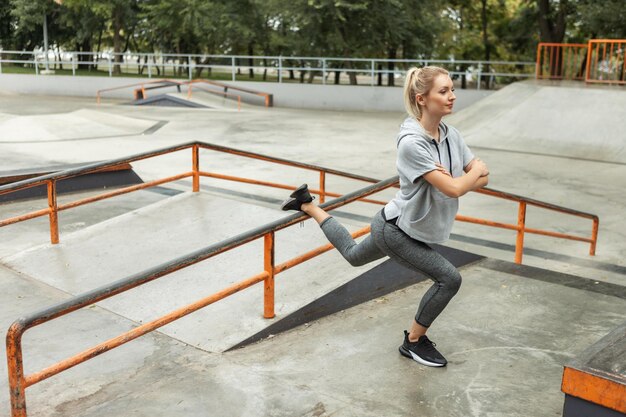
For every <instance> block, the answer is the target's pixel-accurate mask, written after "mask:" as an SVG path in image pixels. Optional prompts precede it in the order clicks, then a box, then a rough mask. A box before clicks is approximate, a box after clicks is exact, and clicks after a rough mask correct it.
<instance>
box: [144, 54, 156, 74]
mask: <svg viewBox="0 0 626 417" xmlns="http://www.w3.org/2000/svg"><path fill="white" fill-rule="evenodd" d="M146 58H148V59H146V62H147V64H148V78H152V62H150V55H147V56H146ZM152 58H154V54H153V55H152ZM154 62H155V63H156V59H155V60H154Z"/></svg>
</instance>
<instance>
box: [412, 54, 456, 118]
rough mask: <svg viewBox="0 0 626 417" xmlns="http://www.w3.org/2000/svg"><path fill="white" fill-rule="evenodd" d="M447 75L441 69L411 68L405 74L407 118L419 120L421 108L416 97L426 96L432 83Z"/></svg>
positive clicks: (446, 72)
mask: <svg viewBox="0 0 626 417" xmlns="http://www.w3.org/2000/svg"><path fill="white" fill-rule="evenodd" d="M441 74H443V75H449V73H448V71H446V70H445V69H443V68H441V67H432V66H431V67H422V68H417V67H413V68H411V69H409V70H408V71H407V73H406V78H405V80H404V107H405V109H406V111H407V113H408V114H409V116H411V117H413V118H415V119H417V120H420V119H421V118H422V107H421V105H420V104H419V103H418V102H417V97H416V96H417V95H418V94H419V95H423V96H424V95H426V94H428V92H429V91H430V89H431V88H432V87H433V81H434V80H435V77H437V76H438V75H441Z"/></svg>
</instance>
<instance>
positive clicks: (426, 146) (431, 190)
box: [384, 117, 474, 243]
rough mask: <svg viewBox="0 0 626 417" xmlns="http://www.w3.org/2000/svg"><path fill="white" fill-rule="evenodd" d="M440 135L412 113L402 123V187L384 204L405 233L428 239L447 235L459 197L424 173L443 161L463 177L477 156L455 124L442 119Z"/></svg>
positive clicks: (434, 240)
mask: <svg viewBox="0 0 626 417" xmlns="http://www.w3.org/2000/svg"><path fill="white" fill-rule="evenodd" d="M439 138H440V140H439V143H437V142H436V141H435V140H434V139H433V138H432V137H431V136H430V135H429V134H428V133H426V131H425V130H424V128H423V127H422V125H421V124H419V122H418V121H417V120H415V119H414V118H412V117H408V118H407V119H406V120H405V121H404V122H403V123H402V125H401V126H400V133H398V138H397V147H398V159H397V162H396V166H397V168H398V175H399V177H400V191H398V192H397V193H396V196H395V197H394V198H393V199H392V200H391V201H390V202H389V203H387V205H386V206H385V208H384V210H385V217H386V218H387V219H396V224H397V225H398V227H399V228H400V229H401V230H402V231H403V232H404V233H406V234H407V235H409V236H411V237H412V238H413V239H417V240H419V241H422V242H426V243H441V242H444V241H445V240H447V239H448V237H449V236H450V232H451V230H452V224H453V223H454V216H456V213H457V211H458V208H459V200H458V198H452V197H448V196H447V195H445V194H444V193H442V192H441V191H439V190H438V189H437V188H436V187H434V186H433V185H431V184H430V183H429V182H428V181H426V180H425V179H424V177H423V175H424V174H427V173H428V172H430V171H433V170H435V169H437V167H436V166H435V163H440V164H441V165H443V166H444V167H445V168H446V169H447V170H448V171H449V172H450V174H452V177H460V176H462V175H463V174H464V168H465V167H466V166H467V164H469V163H470V161H471V160H472V159H474V155H473V154H472V152H471V151H470V149H469V148H468V147H467V145H466V144H465V142H464V141H463V138H461V135H460V134H459V132H458V130H456V129H455V128H453V127H451V126H447V125H446V124H444V123H443V122H441V123H440V124H439Z"/></svg>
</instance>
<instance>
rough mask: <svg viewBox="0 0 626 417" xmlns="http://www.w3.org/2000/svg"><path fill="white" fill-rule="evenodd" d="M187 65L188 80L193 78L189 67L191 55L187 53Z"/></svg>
mask: <svg viewBox="0 0 626 417" xmlns="http://www.w3.org/2000/svg"><path fill="white" fill-rule="evenodd" d="M187 67H188V68H189V81H191V79H192V78H193V74H192V69H191V55H187Z"/></svg>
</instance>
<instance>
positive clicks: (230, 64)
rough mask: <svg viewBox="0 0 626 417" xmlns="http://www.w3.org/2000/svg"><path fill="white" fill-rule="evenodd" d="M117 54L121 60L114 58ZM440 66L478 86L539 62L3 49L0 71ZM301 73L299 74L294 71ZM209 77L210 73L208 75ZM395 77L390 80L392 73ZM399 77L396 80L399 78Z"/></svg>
mask: <svg viewBox="0 0 626 417" xmlns="http://www.w3.org/2000/svg"><path fill="white" fill-rule="evenodd" d="M116 58H117V60H116ZM424 65H438V66H442V67H444V68H446V69H447V70H448V71H450V73H451V75H452V76H453V78H464V80H465V81H466V82H467V81H469V82H470V83H471V84H475V86H476V88H477V89H480V88H481V84H482V83H483V82H485V83H486V84H487V86H489V85H493V82H494V81H495V80H496V79H499V80H504V82H505V83H508V82H511V81H514V80H517V79H520V78H529V77H534V76H535V62H523V61H522V62H511V61H468V60H435V59H432V60H431V59H414V60H412V59H364V58H329V57H283V56H248V55H200V54H144V53H130V52H128V53H123V54H113V53H109V52H102V53H95V52H52V51H49V53H48V54H47V55H46V54H45V53H43V52H32V51H0V73H2V71H3V67H4V71H5V72H12V71H11V69H10V68H11V67H13V68H12V69H15V68H16V67H18V68H21V69H22V71H24V70H25V71H28V70H30V71H33V70H34V73H35V74H38V75H39V74H47V73H50V72H51V71H50V69H53V70H63V71H64V72H66V73H68V74H69V71H70V70H71V73H72V75H80V72H79V69H81V68H89V69H90V70H93V71H99V72H103V73H108V75H109V76H110V77H113V76H116V75H124V76H143V77H148V78H152V77H160V78H163V77H168V76H171V77H178V78H182V77H184V78H188V79H193V78H201V77H202V76H203V75H202V74H203V73H204V72H205V71H206V72H208V73H210V75H209V76H208V77H214V76H218V75H219V76H221V79H230V80H231V81H236V80H240V81H241V80H244V79H245V77H246V74H247V75H248V77H249V78H248V79H251V78H256V77H258V76H261V77H262V79H263V80H264V81H267V80H272V81H276V82H278V83H283V82H298V81H299V82H301V83H321V84H359V85H372V86H374V85H385V84H386V83H387V84H391V85H399V84H401V83H403V82H404V74H405V73H406V71H407V70H408V68H410V67H412V66H424ZM296 72H297V73H299V74H298V75H299V76H298V77H297V78H296V76H295V73H296ZM205 77H206V76H205ZM390 77H392V78H393V81H391V83H389V78H390ZM396 80H397V82H396Z"/></svg>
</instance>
